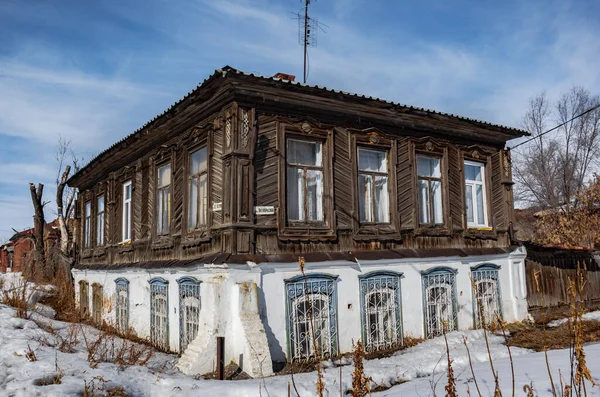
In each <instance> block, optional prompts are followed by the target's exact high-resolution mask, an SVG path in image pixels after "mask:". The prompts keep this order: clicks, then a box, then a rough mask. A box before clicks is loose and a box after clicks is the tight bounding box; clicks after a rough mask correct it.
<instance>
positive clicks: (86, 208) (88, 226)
mask: <svg viewBox="0 0 600 397" xmlns="http://www.w3.org/2000/svg"><path fill="white" fill-rule="evenodd" d="M83 248H85V249H90V248H92V200H87V201H85V203H84V204H83Z"/></svg>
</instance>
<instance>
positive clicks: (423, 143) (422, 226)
mask: <svg viewBox="0 0 600 397" xmlns="http://www.w3.org/2000/svg"><path fill="white" fill-rule="evenodd" d="M410 150H411V154H412V159H411V165H412V169H413V172H412V175H413V177H412V179H413V192H414V193H413V205H414V208H415V211H414V219H413V222H414V224H415V225H416V227H415V234H417V235H449V234H451V231H450V228H451V225H450V196H449V188H450V186H449V184H448V183H449V182H448V181H449V179H448V170H449V164H448V146H447V145H444V144H442V143H440V142H437V141H435V140H434V139H431V138H423V139H413V140H411V149H410ZM419 156H423V157H430V158H438V159H439V160H440V168H441V182H442V223H441V224H435V223H420V221H419V211H420V203H419V172H418V170H417V158H418V157H419Z"/></svg>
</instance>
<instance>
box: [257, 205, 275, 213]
mask: <svg viewBox="0 0 600 397" xmlns="http://www.w3.org/2000/svg"><path fill="white" fill-rule="evenodd" d="M254 213H255V214H256V215H275V207H274V206H272V205H259V206H256V207H254Z"/></svg>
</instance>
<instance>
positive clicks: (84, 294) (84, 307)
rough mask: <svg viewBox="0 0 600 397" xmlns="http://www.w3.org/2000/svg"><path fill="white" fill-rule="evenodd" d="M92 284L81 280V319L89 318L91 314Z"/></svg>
mask: <svg viewBox="0 0 600 397" xmlns="http://www.w3.org/2000/svg"><path fill="white" fill-rule="evenodd" d="M89 286H90V284H89V283H88V282H87V281H85V280H81V281H80V282H79V311H80V313H81V317H84V318H85V317H87V316H89V314H90V293H89Z"/></svg>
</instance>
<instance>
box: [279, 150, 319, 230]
mask: <svg viewBox="0 0 600 397" xmlns="http://www.w3.org/2000/svg"><path fill="white" fill-rule="evenodd" d="M322 162H323V159H322V153H321V144H320V143H318V142H305V141H297V140H294V139H289V140H288V141H287V163H288V166H287V218H288V220H291V221H322V220H323V170H322V165H323V164H322Z"/></svg>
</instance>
